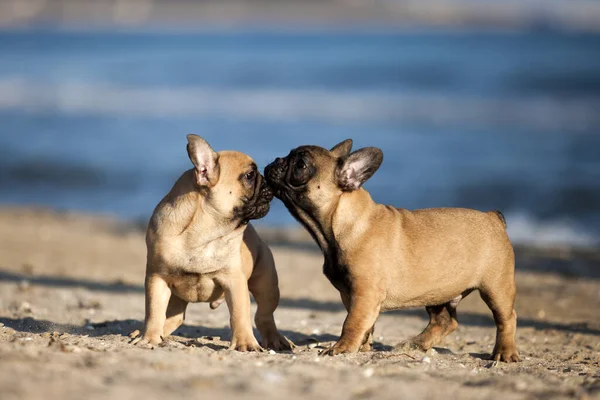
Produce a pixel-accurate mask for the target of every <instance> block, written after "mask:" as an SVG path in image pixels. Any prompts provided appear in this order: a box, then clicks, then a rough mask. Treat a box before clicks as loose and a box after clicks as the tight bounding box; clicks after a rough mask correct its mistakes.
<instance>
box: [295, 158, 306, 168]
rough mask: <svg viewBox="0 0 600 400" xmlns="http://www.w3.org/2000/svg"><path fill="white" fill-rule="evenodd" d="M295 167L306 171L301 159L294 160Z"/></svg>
mask: <svg viewBox="0 0 600 400" xmlns="http://www.w3.org/2000/svg"><path fill="white" fill-rule="evenodd" d="M295 167H296V169H306V163H305V162H304V160H303V159H301V158H299V159H297V160H296V164H295Z"/></svg>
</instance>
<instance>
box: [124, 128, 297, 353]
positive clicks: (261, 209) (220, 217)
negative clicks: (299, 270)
mask: <svg viewBox="0 0 600 400" xmlns="http://www.w3.org/2000/svg"><path fill="white" fill-rule="evenodd" d="M187 138H188V145H187V151H188V155H189V157H190V159H191V161H192V163H193V164H194V168H193V169H190V170H188V171H186V172H184V173H183V175H182V176H181V177H180V178H179V180H178V181H177V182H176V183H175V186H173V188H172V189H171V191H170V192H169V194H167V196H166V197H165V198H164V199H163V200H162V201H161V202H160V203H159V204H158V206H157V207H156V209H155V210H154V214H153V215H152V218H151V219H150V224H149V226H148V232H147V235H146V245H147V248H148V258H147V265H146V281H145V288H146V319H145V327H144V333H143V336H141V337H140V338H138V339H136V340H134V341H133V343H142V344H150V345H156V344H158V343H159V342H161V341H162V338H163V337H166V336H168V335H170V334H171V333H172V332H173V331H174V330H175V329H177V328H178V327H179V326H180V325H181V324H182V323H183V320H184V316H185V309H186V307H187V305H188V303H190V302H192V303H195V302H210V303H211V304H210V306H211V308H216V307H217V306H218V305H219V304H220V303H221V302H222V301H223V297H224V298H225V301H226V302H227V306H228V307H229V314H230V322H231V330H232V335H231V336H232V337H231V347H230V348H231V349H236V350H239V351H258V350H262V349H261V347H260V346H259V344H258V342H257V341H256V338H255V337H254V334H253V333H252V321H251V319H250V295H249V293H248V290H249V291H250V292H251V293H252V295H253V296H254V299H255V300H256V305H257V311H256V316H255V322H256V327H257V328H258V331H259V332H260V335H261V339H262V341H261V343H262V346H263V347H265V348H271V349H274V350H290V349H291V344H290V343H289V342H288V341H287V340H286V338H284V337H283V336H282V335H281V334H279V332H278V331H277V327H276V326H275V320H274V319H273V312H274V311H275V308H277V305H278V303H279V288H278V282H277V272H276V271H275V264H274V261H273V256H272V254H271V251H270V250H269V248H268V247H267V245H266V244H265V243H263V242H262V241H261V239H260V237H259V236H258V234H257V233H256V231H255V230H254V228H253V227H252V226H251V225H249V224H248V221H249V220H251V219H258V218H262V217H264V216H265V215H266V214H267V212H268V211H269V202H270V201H271V200H272V199H273V193H272V191H271V189H269V187H268V186H267V185H266V184H265V182H264V179H263V177H262V176H261V175H260V173H259V172H258V171H257V168H256V164H255V163H254V162H253V161H252V159H251V158H250V157H249V156H247V155H245V154H243V153H239V152H235V151H222V152H219V153H216V152H214V151H213V149H212V148H211V147H210V146H209V145H208V143H207V142H206V141H205V140H204V139H202V138H201V137H199V136H196V135H188V137H187Z"/></svg>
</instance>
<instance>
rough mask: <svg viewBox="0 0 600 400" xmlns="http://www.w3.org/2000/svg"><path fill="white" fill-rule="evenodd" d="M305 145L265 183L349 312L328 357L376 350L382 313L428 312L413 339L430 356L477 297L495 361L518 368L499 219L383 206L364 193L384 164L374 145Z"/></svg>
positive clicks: (509, 272) (510, 274) (511, 285)
mask: <svg viewBox="0 0 600 400" xmlns="http://www.w3.org/2000/svg"><path fill="white" fill-rule="evenodd" d="M351 148H352V141H351V140H349V139H348V140H346V141H344V142H342V143H340V144H338V145H337V146H335V147H334V148H332V149H331V150H327V149H324V148H322V147H318V146H301V147H298V148H296V149H294V150H292V151H291V152H290V154H289V155H288V156H287V157H285V158H277V159H276V160H275V161H274V162H273V163H271V164H270V165H269V166H267V168H266V169H265V176H266V179H267V181H268V182H269V184H270V185H271V186H272V187H273V188H274V190H275V196H276V197H278V198H279V199H281V200H282V201H283V203H284V204H285V206H286V207H287V208H288V210H289V211H290V212H291V213H292V215H293V216H294V217H295V218H296V219H297V220H298V221H299V222H300V223H302V225H304V227H305V228H306V229H307V230H308V231H309V232H310V234H311V235H312V237H313V238H314V239H315V241H316V242H317V244H318V245H319V247H320V248H321V250H322V252H323V255H324V258H325V263H324V265H323V272H324V273H325V276H327V278H328V279H329V280H330V282H331V283H332V284H333V286H335V288H336V289H338V290H339V291H340V294H341V297H342V301H343V303H344V305H345V307H346V310H347V311H348V316H347V317H346V320H345V321H344V326H343V328H342V335H341V337H340V340H339V341H338V342H337V343H336V344H335V345H334V346H333V347H331V348H330V349H329V350H327V351H326V354H330V355H335V354H339V353H353V352H357V351H359V350H361V349H362V350H363V351H368V350H370V349H371V345H372V333H373V328H374V324H375V321H376V320H377V317H378V316H379V313H380V311H386V310H394V309H399V308H406V307H417V306H425V307H426V309H427V312H428V313H429V325H428V326H427V328H426V329H425V330H424V331H423V332H422V333H421V334H419V335H418V336H417V337H415V338H414V339H413V340H412V343H413V344H415V345H417V346H418V347H420V348H422V349H424V350H427V349H429V348H431V347H432V346H434V345H435V344H437V343H439V342H440V341H441V340H442V339H443V338H444V336H446V335H448V334H449V333H450V332H452V331H454V330H455V329H456V327H457V326H458V323H457V321H456V306H457V305H458V303H459V302H460V300H461V299H463V298H464V297H465V296H467V295H468V294H469V293H471V292H472V291H473V290H475V289H477V290H479V292H480V294H481V297H482V298H483V300H484V301H485V302H486V304H487V305H488V306H489V307H490V309H491V310H492V312H493V314H494V321H495V322H496V327H497V334H496V345H495V347H494V351H493V354H492V358H493V359H494V360H501V361H506V362H512V361H518V360H519V357H518V355H517V347H516V345H515V331H516V327H517V314H516V313H515V310H514V309H513V305H514V301H515V294H516V287H515V277H514V253H513V248H512V245H511V244H510V241H509V239H508V236H507V234H506V229H505V228H506V224H505V221H504V217H503V216H502V214H501V213H500V212H498V211H493V212H479V211H475V210H469V209H462V208H437V209H424V210H415V211H408V210H405V209H401V208H394V207H391V206H386V205H382V204H377V203H375V202H374V201H373V200H372V199H371V196H370V195H369V193H368V192H367V191H366V190H364V189H362V188H361V186H362V184H363V183H365V181H367V180H368V179H369V178H370V177H371V176H372V175H373V174H374V173H375V171H377V169H378V168H379V166H380V165H381V162H382V161H383V153H382V152H381V150H379V149H377V148H373V147H369V148H364V149H360V150H358V151H355V152H353V153H350V151H351Z"/></svg>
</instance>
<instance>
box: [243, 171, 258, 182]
mask: <svg viewBox="0 0 600 400" xmlns="http://www.w3.org/2000/svg"><path fill="white" fill-rule="evenodd" d="M245 177H246V180H247V181H250V182H251V181H253V180H254V178H256V171H254V170H252V171H250V172H247V173H246V175H245Z"/></svg>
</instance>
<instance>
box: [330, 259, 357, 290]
mask: <svg viewBox="0 0 600 400" xmlns="http://www.w3.org/2000/svg"><path fill="white" fill-rule="evenodd" d="M323 274H325V276H326V277H327V279H329V282H331V284H332V285H333V286H334V287H335V288H336V289H337V290H339V291H340V292H343V293H349V292H350V290H351V282H350V274H349V272H348V268H347V266H346V265H345V264H344V263H339V262H337V261H333V260H328V259H327V258H326V259H325V263H324V264H323Z"/></svg>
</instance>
